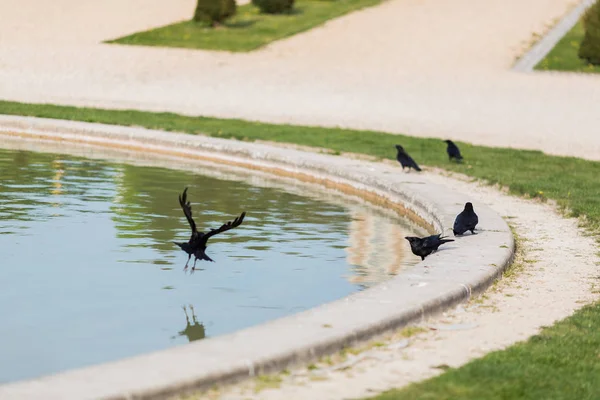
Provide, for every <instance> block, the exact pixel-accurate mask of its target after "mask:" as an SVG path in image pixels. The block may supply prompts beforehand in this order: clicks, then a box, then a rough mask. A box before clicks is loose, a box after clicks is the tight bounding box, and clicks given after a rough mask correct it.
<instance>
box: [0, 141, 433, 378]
mask: <svg viewBox="0 0 600 400" xmlns="http://www.w3.org/2000/svg"><path fill="white" fill-rule="evenodd" d="M190 163H191V162H190ZM178 168H179V169H167V168H163V167H157V166H143V165H131V164H130V163H129V162H128V163H123V162H120V161H116V160H112V161H108V160H103V159H98V158H96V159H91V158H82V157H78V156H73V155H64V154H52V153H39V152H32V151H26V150H23V149H13V150H7V149H5V150H2V149H0V254H1V256H2V259H1V261H0V315H1V316H2V324H0V359H2V362H1V363H0V382H9V381H15V380H20V379H27V378H34V377H37V376H40V375H45V374H50V373H56V372H58V371H63V370H66V369H71V368H77V367H82V366H86V365H91V364H95V363H100V362H105V361H112V360H116V359H119V358H123V357H127V356H133V355H137V354H141V353H145V352H149V351H155V350H160V349H164V348H168V347H170V346H174V345H179V344H184V343H187V342H189V341H192V340H198V339H203V338H205V337H210V336H216V335H222V334H226V333H229V332H233V331H236V330H239V329H242V328H245V327H249V326H252V325H256V324H259V323H261V322H265V321H268V320H271V319H275V318H279V317H283V316H285V315H289V314H293V313H296V312H299V311H303V310H306V309H309V308H311V307H314V306H317V305H319V304H322V303H325V302H329V301H333V300H336V299H339V298H341V297H344V296H346V295H348V294H350V293H353V292H356V291H359V290H362V289H364V288H366V287H369V286H371V285H373V284H376V283H378V282H381V281H382V280H385V279H387V278H389V277H390V276H392V275H394V274H396V273H397V272H398V271H399V270H400V269H401V268H403V267H405V266H407V265H414V264H415V263H417V262H418V258H416V257H413V256H412V255H411V254H410V250H409V247H408V243H407V242H406V240H404V239H403V238H404V236H405V235H407V234H410V233H411V232H413V231H415V230H417V231H419V229H420V228H418V227H415V226H414V225H413V224H411V223H409V222H408V221H407V220H405V219H403V218H401V217H399V216H398V215H396V214H394V213H392V212H390V211H386V210H383V209H381V208H377V207H374V206H372V205H369V204H367V203H365V202H364V201H361V200H360V199H358V198H353V197H349V196H345V195H342V194H339V193H335V192H332V191H330V190H325V189H323V188H321V187H319V186H316V185H311V184H307V183H302V182H297V181H293V180H290V179H283V178H275V177H271V176H269V175H266V174H262V175H261V174H257V173H253V174H249V173H247V172H244V171H242V170H234V169H229V170H227V169H222V168H216V167H215V166H214V165H211V164H209V163H206V164H202V163H196V164H194V165H193V166H192V165H191V164H190V165H187V166H186V164H182V165H180V166H179V167H178ZM186 186H188V187H189V190H188V199H189V200H190V201H191V202H192V208H193V212H194V217H195V219H196V223H197V224H198V227H199V229H201V230H206V229H211V228H216V227H218V226H220V225H221V224H222V223H224V222H226V221H228V220H231V219H232V218H233V217H235V216H237V215H239V214H240V213H241V212H242V211H247V216H246V219H245V220H244V223H243V224H242V225H241V226H240V227H238V228H236V229H233V230H230V231H228V232H225V233H223V234H220V235H218V236H215V237H213V238H212V239H211V240H210V242H209V247H208V250H207V254H208V255H209V256H210V257H211V258H213V259H214V260H215V262H214V263H209V262H204V261H199V262H198V264H197V267H198V269H197V270H196V272H195V273H194V274H189V273H184V272H183V267H184V265H185V262H186V260H187V255H186V254H185V253H183V252H182V251H181V250H180V249H179V248H178V247H177V246H175V245H174V244H173V243H172V242H173V241H185V240H187V239H188V237H189V234H190V229H189V226H188V224H187V221H186V220H185V217H184V215H183V213H182V211H181V208H180V207H179V204H178V201H177V196H178V194H179V193H180V192H181V191H182V190H183V189H184V187H186ZM419 232H420V233H423V231H422V230H420V231H419Z"/></svg>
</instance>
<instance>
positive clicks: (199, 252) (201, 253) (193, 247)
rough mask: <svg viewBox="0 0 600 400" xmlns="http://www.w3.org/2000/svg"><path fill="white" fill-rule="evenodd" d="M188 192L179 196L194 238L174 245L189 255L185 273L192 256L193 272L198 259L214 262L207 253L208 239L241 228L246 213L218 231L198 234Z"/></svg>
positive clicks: (213, 230)
mask: <svg viewBox="0 0 600 400" xmlns="http://www.w3.org/2000/svg"><path fill="white" fill-rule="evenodd" d="M187 190H188V188H185V190H184V191H183V193H182V194H180V195H179V205H181V208H182V210H183V213H184V214H185V217H186V218H187V220H188V222H189V224H190V227H191V228H192V236H190V239H189V240H188V241H187V243H186V242H184V243H177V242H173V243H175V244H176V245H177V246H179V247H181V250H183V251H185V252H186V253H187V254H188V260H187V262H186V263H185V267H184V268H183V270H184V271H186V270H187V269H188V264H189V262H190V258H191V257H192V255H193V256H194V257H195V259H194V266H193V267H192V272H194V270H195V269H196V261H198V259H200V260H206V261H213V262H214V260H213V259H211V258H210V257H209V256H207V255H206V253H205V251H206V244H207V242H208V239H210V238H211V237H212V236H214V235H216V234H218V233H222V232H225V231H228V230H230V229H233V228H235V227H237V226H239V225H240V224H241V223H242V221H244V217H245V216H246V212H245V211H244V212H243V213H242V214H241V215H240V216H239V217H237V218H236V219H234V220H233V221H229V222H227V223H225V224H223V225H221V227H220V228H218V229H212V230H210V231H208V232H207V233H204V232H198V230H197V229H196V223H195V222H194V219H193V218H192V206H191V204H190V202H189V201H187Z"/></svg>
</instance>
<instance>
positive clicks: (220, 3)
mask: <svg viewBox="0 0 600 400" xmlns="http://www.w3.org/2000/svg"><path fill="white" fill-rule="evenodd" d="M235 11H236V4H235V0H198V3H196V11H195V12H194V21H196V22H206V23H208V24H210V26H215V25H217V24H220V23H222V22H223V21H225V19H226V18H229V17H231V16H232V15H234V14H235Z"/></svg>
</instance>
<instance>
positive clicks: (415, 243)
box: [405, 233, 454, 260]
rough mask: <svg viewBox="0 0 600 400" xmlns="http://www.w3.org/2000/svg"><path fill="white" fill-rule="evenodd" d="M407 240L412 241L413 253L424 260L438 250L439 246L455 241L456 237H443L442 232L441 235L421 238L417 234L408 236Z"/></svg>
mask: <svg viewBox="0 0 600 400" xmlns="http://www.w3.org/2000/svg"><path fill="white" fill-rule="evenodd" d="M405 239H406V240H408V242H409V243H410V249H411V250H412V252H413V254H414V255H416V256H419V257H421V260H424V259H425V257H427V256H428V255H430V254H431V253H433V252H434V251H437V249H438V247H440V246H441V245H442V244H444V243H448V242H454V239H446V238H445V237H442V234H441V233H440V234H439V235H431V236H427V237H424V238H419V237H416V236H406V237H405Z"/></svg>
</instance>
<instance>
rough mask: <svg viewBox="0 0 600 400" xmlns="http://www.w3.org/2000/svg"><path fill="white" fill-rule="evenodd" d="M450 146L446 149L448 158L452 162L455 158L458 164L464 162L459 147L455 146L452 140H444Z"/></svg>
mask: <svg viewBox="0 0 600 400" xmlns="http://www.w3.org/2000/svg"><path fill="white" fill-rule="evenodd" d="M444 142H446V143H447V144H448V147H446V153H448V158H449V160H450V161H452V159H453V158H454V159H455V160H456V161H457V162H460V161H462V159H463V156H461V155H460V150H459V149H458V146H457V145H455V144H454V142H453V141H452V140H444Z"/></svg>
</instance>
